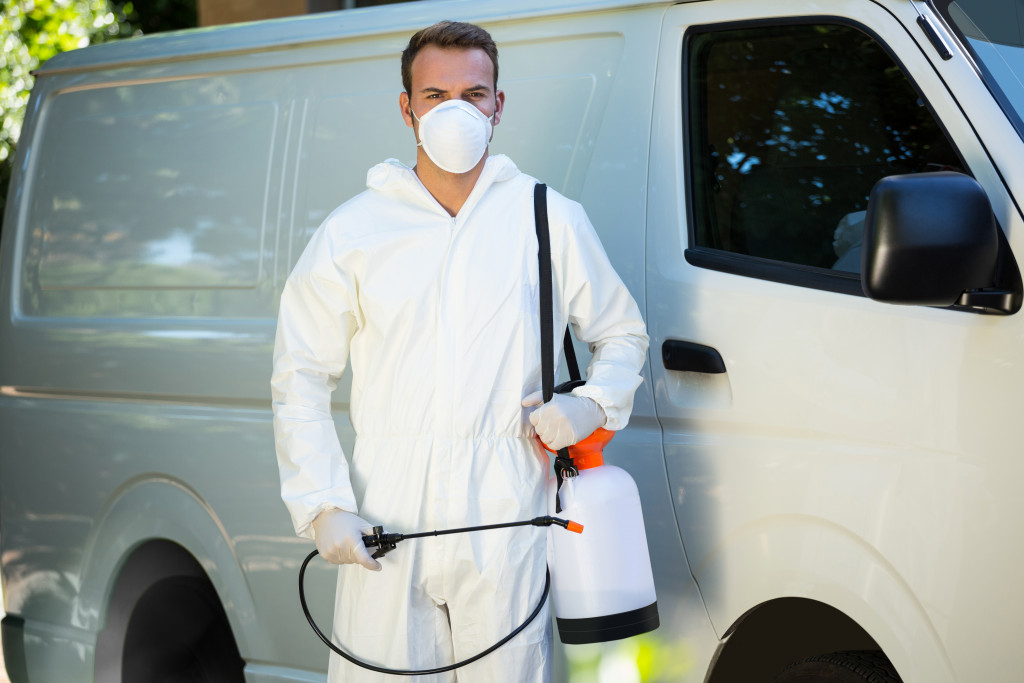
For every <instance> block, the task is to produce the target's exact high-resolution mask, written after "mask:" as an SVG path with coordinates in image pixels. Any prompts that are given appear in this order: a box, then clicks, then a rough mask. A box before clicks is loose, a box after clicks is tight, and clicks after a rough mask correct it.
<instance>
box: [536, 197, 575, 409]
mask: <svg viewBox="0 0 1024 683" xmlns="http://www.w3.org/2000/svg"><path fill="white" fill-rule="evenodd" d="M547 192H548V188H547V185H545V184H544V183H537V184H536V185H535V186H534V188H533V213H534V222H535V223H536V226H537V244H538V257H539V260H540V263H539V266H540V271H539V277H540V341H541V371H542V372H543V374H544V377H543V380H542V387H541V388H542V389H543V391H544V402H545V403H547V402H548V401H550V400H551V396H552V395H553V394H554V384H555V356H554V344H553V341H554V303H553V297H552V292H551V283H552V275H551V237H550V233H549V230H548V199H547ZM562 349H563V351H564V353H565V364H566V365H567V366H568V368H569V379H570V380H579V379H581V377H582V376H581V375H580V367H579V363H578V361H577V360H576V349H575V348H573V345H572V336H571V335H570V334H569V328H568V326H567V327H566V328H565V336H564V337H563V338H562Z"/></svg>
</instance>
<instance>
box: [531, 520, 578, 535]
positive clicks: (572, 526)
mask: <svg viewBox="0 0 1024 683" xmlns="http://www.w3.org/2000/svg"><path fill="white" fill-rule="evenodd" d="M530 523H531V524H533V525H534V526H551V525H552V524H557V525H558V526H560V527H562V528H563V529H568V530H569V531H572V532H574V533H577V534H582V533H583V525H582V524H579V523H577V522H573V521H572V520H569V519H562V518H561V517H551V516H550V515H549V516H547V517H537V518H536V519H531V520H530Z"/></svg>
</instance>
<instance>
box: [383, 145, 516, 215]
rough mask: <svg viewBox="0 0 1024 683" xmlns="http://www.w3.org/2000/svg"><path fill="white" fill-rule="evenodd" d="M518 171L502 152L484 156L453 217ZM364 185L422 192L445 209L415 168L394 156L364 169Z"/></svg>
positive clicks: (408, 191) (466, 210)
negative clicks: (475, 177)
mask: <svg viewBox="0 0 1024 683" xmlns="http://www.w3.org/2000/svg"><path fill="white" fill-rule="evenodd" d="M517 175H519V168H518V167H516V165H515V163H514V162H513V161H512V160H511V159H510V158H508V157H507V156H505V155H504V154H495V155H492V156H489V157H487V162H486V163H485V164H484V170H483V171H482V172H481V173H480V177H479V178H477V181H476V185H474V186H473V191H472V192H471V193H470V195H469V197H468V198H467V199H466V203H465V204H463V206H462V209H461V210H460V211H459V214H458V216H456V218H458V217H460V216H464V215H466V214H468V213H469V211H470V210H471V209H472V208H473V206H474V205H475V204H476V202H477V199H478V198H479V197H480V196H481V195H483V193H484V192H486V191H487V189H488V188H489V187H490V186H491V185H492V184H493V183H500V182H504V181H506V180H511V179H512V178H515V177H516V176H517ZM366 187H368V188H369V189H371V190H377V191H379V192H400V193H403V194H406V195H410V196H415V195H417V194H420V193H422V195H424V196H426V197H427V198H428V199H429V200H430V201H431V203H432V204H434V205H436V206H437V208H438V210H439V211H444V209H443V208H441V205H440V204H438V203H437V200H435V199H434V197H433V196H432V195H431V194H430V192H429V191H428V190H427V188H426V187H424V186H423V183H421V182H420V179H419V178H417V177H416V172H415V171H413V170H412V168H410V167H409V166H406V165H405V164H403V163H402V162H400V161H398V160H397V159H387V160H386V161H383V162H381V163H379V164H377V165H376V166H374V167H373V168H371V169H370V170H369V171H368V172H367V173H366ZM445 215H447V212H445Z"/></svg>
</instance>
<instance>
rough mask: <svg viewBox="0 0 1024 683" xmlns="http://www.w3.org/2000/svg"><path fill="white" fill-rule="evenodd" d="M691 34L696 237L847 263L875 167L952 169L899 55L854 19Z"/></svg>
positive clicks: (807, 260) (802, 260)
mask: <svg viewBox="0 0 1024 683" xmlns="http://www.w3.org/2000/svg"><path fill="white" fill-rule="evenodd" d="M688 38H689V40H688V43H687V46H688V49H687V64H686V65H685V67H684V68H685V69H686V74H687V76H686V77H687V79H688V80H687V86H688V105H689V112H688V115H687V116H688V121H687V124H688V132H689V143H690V163H691V167H690V170H691V173H690V176H689V177H690V178H691V192H692V195H691V198H692V203H693V204H692V205H693V219H694V220H693V232H692V234H691V245H693V246H696V247H707V248H710V249H714V250H722V251H725V252H731V253H733V254H742V255H747V256H751V257H759V258H760V259H771V260H772V261H776V262H784V263H786V264H796V265H798V266H800V267H801V268H800V269H801V270H803V271H808V267H810V269H811V272H812V273H813V272H815V271H816V270H817V269H822V270H823V271H827V272H829V273H836V272H837V271H843V272H847V273H857V272H859V270H860V238H861V232H862V229H863V223H864V213H865V209H866V208H867V201H868V195H869V193H870V192H871V188H872V187H873V186H874V184H875V183H876V182H877V181H878V180H879V179H880V178H882V177H884V176H889V175H894V174H902V173H919V172H925V171H937V170H959V171H962V170H963V169H962V166H963V164H962V163H961V161H960V159H959V157H958V155H957V153H956V151H955V150H954V149H953V147H952V146H951V144H950V143H949V141H948V140H947V138H946V136H945V134H944V133H943V131H942V129H941V128H940V127H939V126H938V124H937V123H936V122H935V120H934V119H933V118H932V115H931V113H930V111H929V109H928V107H927V106H925V104H924V103H923V102H922V100H921V99H920V97H919V95H918V93H917V91H916V90H915V88H914V87H913V86H912V85H911V83H910V82H909V80H908V79H907V77H906V76H905V75H904V73H903V71H901V69H900V67H899V66H898V65H897V64H896V63H895V62H894V61H893V60H892V58H891V57H890V56H889V55H888V54H887V53H886V52H885V50H884V49H883V48H882V47H881V46H880V45H879V44H878V43H877V42H876V41H875V40H874V39H873V38H872V37H871V36H869V35H867V34H866V33H863V32H861V31H860V30H858V29H856V28H853V27H850V26H845V25H785V26H770V27H768V26H758V27H747V28H738V29H733V30H725V31H712V32H701V33H697V34H694V35H691V36H688ZM749 262H750V266H751V268H752V269H754V270H756V268H757V263H759V262H757V261H755V260H753V259H750V260H749ZM776 265H778V264H776ZM751 274H754V275H756V273H751ZM848 277H849V276H848ZM769 279H774V278H769Z"/></svg>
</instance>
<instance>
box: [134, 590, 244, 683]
mask: <svg viewBox="0 0 1024 683" xmlns="http://www.w3.org/2000/svg"><path fill="white" fill-rule="evenodd" d="M243 665H244V661H243V660H242V658H241V656H240V655H239V653H238V647H237V646H236V645H235V639H234V636H233V635H232V633H231V627H230V625H229V624H228V620H227V616H226V615H225V614H224V608H223V607H222V606H221V604H220V601H219V600H218V599H217V594H216V592H215V591H214V590H213V587H212V586H211V585H210V583H209V582H208V581H206V580H205V579H201V578H197V577H191V576H175V577H170V578H166V579H163V580H161V581H158V582H157V583H155V584H153V585H152V586H150V587H149V588H148V589H147V590H146V592H145V593H143V594H142V596H141V597H140V599H139V601H138V603H136V605H135V608H134V609H133V610H132V614H131V618H130V620H129V622H128V630H127V633H126V634H125V641H124V655H123V659H122V669H121V681H122V683H207V682H208V683H244V680H245V678H244V676H243V674H242V668H243Z"/></svg>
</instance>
